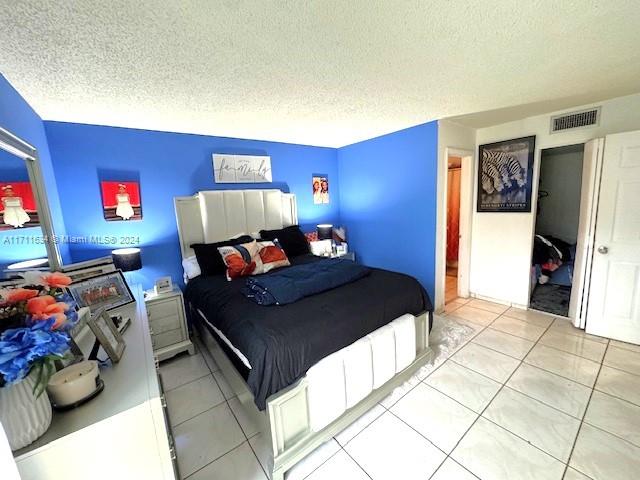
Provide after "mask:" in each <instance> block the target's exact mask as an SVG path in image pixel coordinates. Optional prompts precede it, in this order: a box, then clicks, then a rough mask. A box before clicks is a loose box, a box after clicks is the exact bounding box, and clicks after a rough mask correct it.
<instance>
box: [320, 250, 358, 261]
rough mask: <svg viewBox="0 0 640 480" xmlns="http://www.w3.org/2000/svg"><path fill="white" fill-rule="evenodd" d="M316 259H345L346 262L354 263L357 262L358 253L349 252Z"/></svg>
mask: <svg viewBox="0 0 640 480" xmlns="http://www.w3.org/2000/svg"><path fill="white" fill-rule="evenodd" d="M316 257H322V258H344V259H345V260H351V261H352V262H355V261H356V252H353V251H349V252H347V253H342V254H338V253H333V254H331V255H316Z"/></svg>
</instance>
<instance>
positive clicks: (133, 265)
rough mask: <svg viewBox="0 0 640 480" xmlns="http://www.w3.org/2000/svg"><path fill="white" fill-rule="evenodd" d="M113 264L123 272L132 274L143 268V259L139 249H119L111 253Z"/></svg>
mask: <svg viewBox="0 0 640 480" xmlns="http://www.w3.org/2000/svg"><path fill="white" fill-rule="evenodd" d="M111 258H113V264H114V265H115V267H116V268H117V269H119V270H122V271H123V272H132V271H133V270H140V269H141V268H142V258H141V257H140V249H139V248H119V249H117V250H113V251H112V252H111Z"/></svg>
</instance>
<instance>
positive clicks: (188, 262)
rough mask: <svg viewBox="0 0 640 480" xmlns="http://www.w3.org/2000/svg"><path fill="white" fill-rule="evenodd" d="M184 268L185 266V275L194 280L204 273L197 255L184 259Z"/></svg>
mask: <svg viewBox="0 0 640 480" xmlns="http://www.w3.org/2000/svg"><path fill="white" fill-rule="evenodd" d="M182 268H184V276H185V278H186V279H188V280H192V279H194V278H196V277H198V276H200V274H201V273H202V271H201V270H200V265H199V264H198V259H197V258H196V256H195V255H191V256H190V257H187V258H185V259H184V260H182Z"/></svg>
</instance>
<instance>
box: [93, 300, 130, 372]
mask: <svg viewBox="0 0 640 480" xmlns="http://www.w3.org/2000/svg"><path fill="white" fill-rule="evenodd" d="M87 323H88V324H89V328H90V329H91V331H92V332H93V334H94V335H95V336H96V339H97V340H98V342H99V343H100V346H101V347H102V348H103V350H104V351H105V352H107V355H109V358H110V359H111V361H112V362H113V363H118V362H119V361H120V359H121V358H122V353H123V352H124V348H125V346H126V345H125V343H124V339H123V338H122V335H120V332H119V331H118V329H117V328H116V326H115V324H114V323H113V320H111V317H110V316H109V313H108V312H107V311H106V310H105V309H104V308H100V309H99V310H97V311H96V313H95V314H94V315H92V316H91V318H90V319H88V320H87Z"/></svg>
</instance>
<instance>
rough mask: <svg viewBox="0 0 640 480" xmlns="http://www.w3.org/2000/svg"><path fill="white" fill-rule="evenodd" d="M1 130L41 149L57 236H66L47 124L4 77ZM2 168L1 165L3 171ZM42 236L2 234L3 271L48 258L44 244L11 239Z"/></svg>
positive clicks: (0, 97)
mask: <svg viewBox="0 0 640 480" xmlns="http://www.w3.org/2000/svg"><path fill="white" fill-rule="evenodd" d="M0 127H3V128H4V129H6V130H9V131H10V132H11V133H13V134H14V135H17V136H18V137H20V138H21V139H22V140H24V141H26V142H28V143H30V144H31V145H33V146H34V147H35V148H36V149H37V150H38V155H39V156H40V168H41V170H42V176H43V180H44V184H45V189H46V192H47V198H48V200H49V208H50V210H51V215H52V217H53V223H54V226H55V233H56V234H58V235H64V234H65V224H64V220H63V217H62V211H61V209H60V200H59V198H58V190H57V186H56V180H55V175H54V173H53V165H52V163H51V156H50V154H49V147H48V144H47V138H46V135H45V130H44V125H43V123H42V120H41V119H40V117H39V116H38V114H37V113H36V112H35V111H34V110H33V109H32V108H31V106H29V104H28V103H27V102H26V101H25V100H24V99H23V98H22V97H21V96H20V94H19V93H18V92H17V91H16V90H15V89H14V88H13V87H12V86H11V85H10V84H9V82H7V80H6V79H5V78H4V76H2V75H0ZM1 168H2V167H1V166H0V169H1ZM41 235H42V233H41V230H40V229H39V228H27V229H20V230H6V231H3V232H0V249H1V250H0V252H1V253H0V269H1V268H4V266H5V265H6V264H9V263H13V262H17V261H21V260H30V259H33V258H40V257H46V256H47V252H46V250H45V247H44V245H33V244H31V245H28V244H23V245H16V244H12V243H9V241H8V240H7V239H8V237H11V236H14V237H15V236H20V237H22V236H29V237H31V236H34V237H40V236H41ZM60 250H61V254H62V256H63V260H65V261H69V260H70V256H69V251H68V249H67V248H66V246H65V245H61V248H60Z"/></svg>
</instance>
